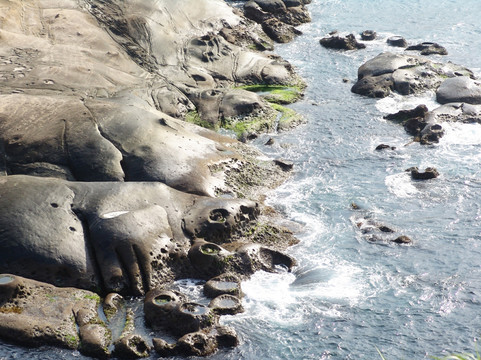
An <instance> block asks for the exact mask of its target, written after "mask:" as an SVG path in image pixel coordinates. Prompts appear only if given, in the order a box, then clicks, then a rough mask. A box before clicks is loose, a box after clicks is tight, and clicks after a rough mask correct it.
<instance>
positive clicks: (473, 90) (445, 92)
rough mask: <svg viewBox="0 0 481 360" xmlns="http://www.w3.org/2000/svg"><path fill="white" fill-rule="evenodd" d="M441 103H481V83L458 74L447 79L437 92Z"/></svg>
mask: <svg viewBox="0 0 481 360" xmlns="http://www.w3.org/2000/svg"><path fill="white" fill-rule="evenodd" d="M436 100H437V102H438V103H440V104H447V103H455V102H464V103H468V104H473V105H479V104H481V83H480V82H478V81H476V80H473V79H471V78H470V77H468V76H456V77H453V78H450V79H446V80H445V81H444V82H443V83H442V84H441V86H440V87H439V89H438V91H437V92H436Z"/></svg>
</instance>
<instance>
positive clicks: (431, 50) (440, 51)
mask: <svg viewBox="0 0 481 360" xmlns="http://www.w3.org/2000/svg"><path fill="white" fill-rule="evenodd" d="M410 50H415V51H420V52H421V55H432V54H437V55H448V51H447V50H446V48H445V47H443V46H441V45H439V44H437V43H433V42H422V43H420V44H417V45H411V46H408V47H407V48H406V51H410Z"/></svg>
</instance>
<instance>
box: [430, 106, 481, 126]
mask: <svg viewBox="0 0 481 360" xmlns="http://www.w3.org/2000/svg"><path fill="white" fill-rule="evenodd" d="M426 121H428V122H430V123H441V122H444V121H452V122H461V123H481V105H472V104H467V103H448V104H445V105H442V106H440V107H438V108H436V109H434V110H432V111H430V112H429V113H427V114H426Z"/></svg>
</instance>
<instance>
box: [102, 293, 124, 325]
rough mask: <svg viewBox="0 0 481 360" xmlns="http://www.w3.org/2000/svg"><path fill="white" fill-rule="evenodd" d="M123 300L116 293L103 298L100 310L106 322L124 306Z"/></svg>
mask: <svg viewBox="0 0 481 360" xmlns="http://www.w3.org/2000/svg"><path fill="white" fill-rule="evenodd" d="M124 304H125V300H124V298H123V297H122V296H121V295H119V294H117V293H110V294H107V296H106V297H105V299H104V301H103V304H102V309H103V311H104V314H105V317H106V318H107V320H110V319H111V318H112V317H113V316H115V314H116V313H117V312H118V311H119V310H120V309H121V308H122V307H123V306H124Z"/></svg>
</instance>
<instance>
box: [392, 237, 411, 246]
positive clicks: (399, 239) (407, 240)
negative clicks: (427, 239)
mask: <svg viewBox="0 0 481 360" xmlns="http://www.w3.org/2000/svg"><path fill="white" fill-rule="evenodd" d="M392 242H394V243H396V244H411V243H412V240H411V239H410V238H409V237H407V236H405V235H401V236H399V237H397V238H396V239H394V240H392Z"/></svg>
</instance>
